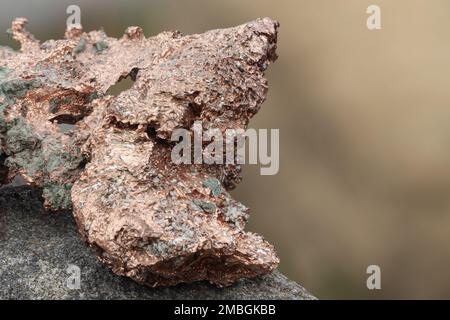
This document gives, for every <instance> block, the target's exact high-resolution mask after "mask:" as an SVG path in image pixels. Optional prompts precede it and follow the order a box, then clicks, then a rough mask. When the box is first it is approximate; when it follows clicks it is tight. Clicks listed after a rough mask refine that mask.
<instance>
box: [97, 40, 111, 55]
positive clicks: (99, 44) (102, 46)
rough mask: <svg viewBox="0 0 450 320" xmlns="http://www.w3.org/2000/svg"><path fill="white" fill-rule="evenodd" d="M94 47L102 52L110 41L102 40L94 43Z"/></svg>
mask: <svg viewBox="0 0 450 320" xmlns="http://www.w3.org/2000/svg"><path fill="white" fill-rule="evenodd" d="M94 47H95V50H97V52H102V51H103V50H105V49H107V48H108V43H107V42H106V41H105V40H100V41H97V42H96V43H95V44H94Z"/></svg>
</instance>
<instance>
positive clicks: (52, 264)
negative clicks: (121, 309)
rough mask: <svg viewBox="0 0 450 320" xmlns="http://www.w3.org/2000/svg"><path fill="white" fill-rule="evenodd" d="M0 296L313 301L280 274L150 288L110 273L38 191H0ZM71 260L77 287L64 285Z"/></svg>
mask: <svg viewBox="0 0 450 320" xmlns="http://www.w3.org/2000/svg"><path fill="white" fill-rule="evenodd" d="M0 257H2V258H1V260H2V261H1V264H0V299H182V300H187V299H314V297H313V296H311V295H310V294H309V293H308V292H307V291H306V290H305V289H304V288H302V287H301V286H299V285H298V284H296V283H295V282H292V281H290V280H289V279H287V278H286V277H285V276H284V275H282V274H281V273H280V272H278V271H276V272H274V273H272V274H270V275H267V276H264V277H261V278H259V279H253V280H242V281H240V282H239V283H238V284H237V285H235V286H232V287H229V288H225V289H217V288H215V287H213V286H211V285H209V284H207V283H196V284H190V285H178V286H175V287H169V288H158V289H151V288H147V287H144V286H141V285H139V284H137V283H135V282H133V281H132V280H130V279H127V278H123V277H119V276H116V275H114V274H113V273H112V272H111V271H109V270H108V269H107V268H106V267H104V266H103V265H102V264H101V263H100V262H99V261H98V260H97V258H95V256H94V255H93V254H92V253H91V252H90V251H89V249H88V248H87V247H86V245H85V244H84V243H83V241H82V240H81V238H80V236H79V234H78V231H77V228H76V225H75V221H74V219H73V217H72V215H71V214H70V213H68V212H62V213H59V214H55V213H47V212H45V210H44V209H43V207H42V202H41V197H40V192H39V191H38V190H33V189H31V188H29V187H26V186H20V187H4V188H2V189H0ZM70 264H73V265H76V266H78V267H80V268H81V289H79V290H70V289H68V288H67V286H66V279H67V277H68V276H69V274H68V273H67V271H66V270H67V268H68V266H69V265H70Z"/></svg>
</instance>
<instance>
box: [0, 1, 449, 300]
mask: <svg viewBox="0 0 450 320" xmlns="http://www.w3.org/2000/svg"><path fill="white" fill-rule="evenodd" d="M70 4H77V5H79V6H80V8H81V23H82V25H83V27H84V29H85V31H90V30H93V29H97V28H100V27H103V28H104V30H105V31H106V32H107V34H108V35H109V36H114V37H120V36H121V35H122V33H123V31H124V30H125V28H126V27H127V26H129V25H139V26H141V27H143V28H144V30H145V33H146V36H151V35H155V34H157V33H159V32H161V31H165V30H175V29H176V30H180V31H181V32H183V33H185V34H190V33H201V32H203V31H206V30H208V29H216V28H222V27H229V26H235V25H238V24H242V23H244V22H246V21H249V20H253V19H255V18H257V17H264V16H269V17H272V18H274V19H277V20H278V21H279V22H280V23H281V27H280V29H279V43H278V54H279V59H278V61H277V62H276V63H275V64H273V65H272V66H271V67H270V68H269V70H268V73H267V76H268V78H269V84H270V89H269V96H268V100H267V102H266V103H265V104H264V105H263V107H262V109H261V111H260V112H259V113H258V114H257V115H256V116H255V118H254V119H253V121H252V122H251V127H253V128H279V129H280V143H281V146H280V171H279V173H278V174H277V175H275V176H261V175H259V167H258V166H252V165H251V166H246V167H245V168H244V181H243V182H242V183H241V184H240V185H239V186H238V188H237V189H236V190H235V191H234V192H233V193H234V196H235V197H236V198H237V199H239V200H240V201H242V202H243V203H244V204H246V205H247V206H249V207H250V208H251V209H252V212H253V214H252V216H251V222H250V224H249V229H250V230H253V231H256V232H258V233H260V234H262V235H264V236H265V238H266V239H267V240H269V241H270V242H271V243H273V244H274V245H275V246H276V248H277V250H278V252H279V255H280V258H281V265H280V269H281V270H282V272H284V273H285V274H286V275H287V276H288V277H289V278H291V279H292V280H295V281H297V282H298V283H300V284H302V285H303V286H305V287H306V288H307V289H308V290H310V291H311V292H312V293H313V294H314V295H316V296H317V297H319V298H322V299H324V298H367V299H377V298H450V268H449V267H450V90H449V88H450V31H449V30H450V2H449V1H446V0H433V1H425V0H396V1H388V0H386V1H383V0H372V1H365V0H342V1H332V0H327V1H325V0H292V1H287V0H286V1H264V0H253V1H248V0H239V1H234V0H226V1H208V0H204V1H171V0H159V1H158V0H155V1H150V0H148V1H137V0H136V1H133V0H128V1H103V0H96V1H74V0H72V1H65V0H54V1H50V0H40V1H31V0H29V1H22V0H12V1H10V0H2V1H1V4H0V7H1V9H0V29H1V30H4V31H6V29H7V28H9V26H10V23H11V21H12V20H13V18H14V17H18V16H25V17H28V18H29V30H30V31H31V32H33V33H34V34H35V36H36V37H37V38H38V39H40V40H42V41H43V40H47V39H50V38H61V37H63V34H64V30H65V23H66V19H67V14H66V7H67V6H68V5H70ZM371 4H377V5H379V6H380V7H381V18H382V29H381V30H377V31H369V30H368V29H367V27H366V19H367V17H368V14H366V9H367V7H368V6H369V5H371ZM0 43H1V44H3V45H11V46H13V47H15V48H17V45H16V44H15V43H13V42H12V41H11V40H10V39H8V37H7V35H6V33H2V34H1V36H0ZM371 264H376V265H379V266H380V267H381V286H382V288H381V290H372V291H370V290H368V289H367V287H366V279H367V277H368V275H367V274H366V268H367V266H369V265H371Z"/></svg>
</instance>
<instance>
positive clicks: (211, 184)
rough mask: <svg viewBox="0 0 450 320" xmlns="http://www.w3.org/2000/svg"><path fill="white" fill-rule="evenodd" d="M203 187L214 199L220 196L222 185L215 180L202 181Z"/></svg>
mask: <svg viewBox="0 0 450 320" xmlns="http://www.w3.org/2000/svg"><path fill="white" fill-rule="evenodd" d="M203 186H204V187H206V188H209V189H210V190H211V192H212V194H213V196H215V197H217V196H220V195H221V194H222V185H221V184H220V181H219V180H217V179H215V178H208V179H206V180H205V181H203Z"/></svg>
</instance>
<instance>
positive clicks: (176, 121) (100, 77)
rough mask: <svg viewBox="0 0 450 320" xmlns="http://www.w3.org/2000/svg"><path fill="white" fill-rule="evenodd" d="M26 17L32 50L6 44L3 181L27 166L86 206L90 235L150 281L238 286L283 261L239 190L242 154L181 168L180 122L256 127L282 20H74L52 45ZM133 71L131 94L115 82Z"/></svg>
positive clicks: (57, 200)
mask: <svg viewBox="0 0 450 320" xmlns="http://www.w3.org/2000/svg"><path fill="white" fill-rule="evenodd" d="M25 25H26V19H24V18H19V19H16V20H15V21H14V22H13V24H12V28H11V30H10V34H11V35H12V37H13V38H14V39H15V40H17V41H19V42H20V44H21V49H20V51H13V50H12V49H10V48H7V47H0V139H1V149H0V184H1V183H7V182H8V181H11V179H12V178H13V177H14V176H16V175H20V176H22V177H23V178H24V179H25V181H26V182H27V183H29V184H31V185H33V186H37V187H41V188H42V189H43V197H44V199H45V205H46V207H47V208H49V209H53V210H57V209H69V208H71V209H73V214H74V216H75V219H76V222H77V224H78V227H79V230H80V233H81V235H82V237H83V238H84V240H85V241H86V242H87V244H88V245H89V246H90V247H92V248H93V249H94V252H95V253H96V255H97V256H98V257H99V259H100V260H101V261H103V262H104V263H105V264H107V265H108V266H109V267H110V268H111V269H112V270H113V271H114V272H115V273H116V274H119V275H124V276H128V277H131V278H132V279H134V280H136V281H138V282H140V283H143V284H146V285H150V286H164V285H174V284H177V283H181V282H193V281H198V280H207V281H209V282H211V283H213V284H215V285H217V286H227V285H230V284H232V283H234V282H235V281H236V280H238V279H240V278H243V277H254V276H258V275H261V274H265V273H268V272H270V271H272V270H273V269H275V268H276V266H277V264H278V262H279V261H278V258H277V256H276V254H275V252H274V249H273V247H272V246H271V245H270V244H269V243H267V242H266V241H265V240H263V238H262V237H261V236H259V235H256V234H253V233H250V232H246V231H245V230H244V227H245V224H246V222H247V219H248V209H247V208H246V207H245V206H244V205H242V204H241V203H239V202H237V201H236V200H234V199H232V197H231V196H230V194H229V193H228V191H229V190H230V189H232V188H233V187H234V186H235V184H236V183H238V182H239V181H240V168H239V166H237V165H206V164H193V165H177V164H174V163H173V162H172V161H171V149H172V147H173V142H172V141H171V139H170V137H171V134H172V133H173V131H174V130H175V129H177V128H185V129H189V130H192V125H193V123H194V122H195V121H198V120H201V121H202V124H203V126H204V127H205V128H213V127H214V128H219V129H220V130H221V131H222V132H224V131H225V130H227V129H245V128H246V127H247V125H248V122H249V119H250V118H251V117H252V116H253V115H254V114H255V113H256V112H257V111H258V109H259V108H260V106H261V104H262V103H263V101H264V99H265V97H266V92H267V80H266V79H265V77H264V71H265V69H266V68H267V66H268V64H269V63H270V62H272V61H274V60H275V59H276V54H275V49H276V39H277V28H278V23H277V22H275V21H273V20H271V19H269V18H263V19H257V20H255V21H253V22H250V23H247V24H244V25H241V26H238V27H235V28H230V29H222V30H213V31H209V32H206V33H204V34H199V35H190V36H183V35H181V34H180V33H179V32H163V33H161V34H159V35H157V36H155V37H152V38H146V37H145V36H144V34H143V31H142V29H141V28H139V27H129V28H128V29H127V30H126V31H125V34H124V35H123V37H122V38H120V39H114V38H110V37H108V36H107V35H106V34H105V33H104V32H102V31H92V32H89V33H85V32H83V31H82V28H81V26H77V25H75V26H72V27H70V28H68V30H67V31H66V34H65V39H64V40H49V41H46V42H44V43H42V44H40V43H39V42H38V41H37V40H36V39H35V38H34V37H33V35H31V34H30V33H29V32H28V31H26V29H25ZM127 77H130V78H131V79H132V80H133V81H134V84H133V85H132V87H131V88H130V89H128V90H125V91H122V92H121V93H120V94H118V95H117V96H113V95H109V94H108V89H109V88H111V87H112V86H113V85H115V84H116V83H117V82H118V81H120V80H121V79H124V78H127Z"/></svg>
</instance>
